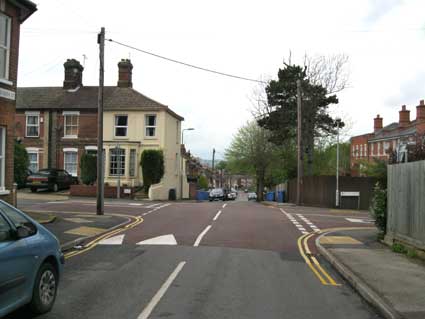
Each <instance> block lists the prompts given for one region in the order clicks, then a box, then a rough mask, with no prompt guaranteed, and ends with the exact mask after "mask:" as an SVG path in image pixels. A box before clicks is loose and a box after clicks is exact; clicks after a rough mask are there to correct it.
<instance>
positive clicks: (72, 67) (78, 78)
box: [63, 59, 84, 90]
mask: <svg viewBox="0 0 425 319" xmlns="http://www.w3.org/2000/svg"><path fill="white" fill-rule="evenodd" d="M63 67H64V68H65V80H64V81H63V88H64V89H66V90H73V89H76V88H77V87H79V86H82V85H83V70H84V68H83V66H82V65H81V64H80V62H78V61H77V60H75V59H68V60H66V62H65V63H64V64H63Z"/></svg>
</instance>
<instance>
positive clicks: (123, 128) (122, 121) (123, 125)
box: [115, 115, 128, 136]
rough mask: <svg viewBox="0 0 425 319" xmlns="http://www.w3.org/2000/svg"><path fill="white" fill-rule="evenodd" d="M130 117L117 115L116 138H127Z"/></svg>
mask: <svg viewBox="0 0 425 319" xmlns="http://www.w3.org/2000/svg"><path fill="white" fill-rule="evenodd" d="M127 129H128V116H127V115H115V136H127Z"/></svg>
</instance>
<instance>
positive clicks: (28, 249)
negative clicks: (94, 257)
mask: <svg viewBox="0 0 425 319" xmlns="http://www.w3.org/2000/svg"><path fill="white" fill-rule="evenodd" d="M63 264H64V256H63V254H62V252H61V249H60V244H59V241H58V240H57V238H56V237H55V236H54V235H53V234H52V233H50V232H49V231H48V230H47V229H46V228H44V227H43V226H42V225H40V224H38V223H37V222H36V221H35V220H33V219H31V218H30V217H29V216H27V215H25V214H24V213H23V212H21V211H20V210H18V209H16V208H15V207H13V206H11V205H9V204H7V203H6V202H4V201H2V200H0V317H3V316H5V315H6V314H8V313H10V312H11V311H13V310H15V309H17V308H19V307H21V306H24V305H28V306H29V308H30V309H31V311H32V312H33V313H35V314H41V313H45V312H48V311H50V310H51V309H52V307H53V304H54V302H55V299H56V292H57V288H58V283H59V277H60V275H61V273H62V270H63Z"/></svg>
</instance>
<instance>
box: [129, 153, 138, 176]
mask: <svg viewBox="0 0 425 319" xmlns="http://www.w3.org/2000/svg"><path fill="white" fill-rule="evenodd" d="M129 173H130V176H131V177H134V176H136V150H135V149H131V150H130V172H129Z"/></svg>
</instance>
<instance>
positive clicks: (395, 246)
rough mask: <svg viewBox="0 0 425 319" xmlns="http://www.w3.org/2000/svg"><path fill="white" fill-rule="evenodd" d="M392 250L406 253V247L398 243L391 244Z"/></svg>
mask: <svg viewBox="0 0 425 319" xmlns="http://www.w3.org/2000/svg"><path fill="white" fill-rule="evenodd" d="M392 251H393V252H395V253H399V254H407V248H406V247H404V245H402V244H400V243H394V244H393V246H392Z"/></svg>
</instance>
